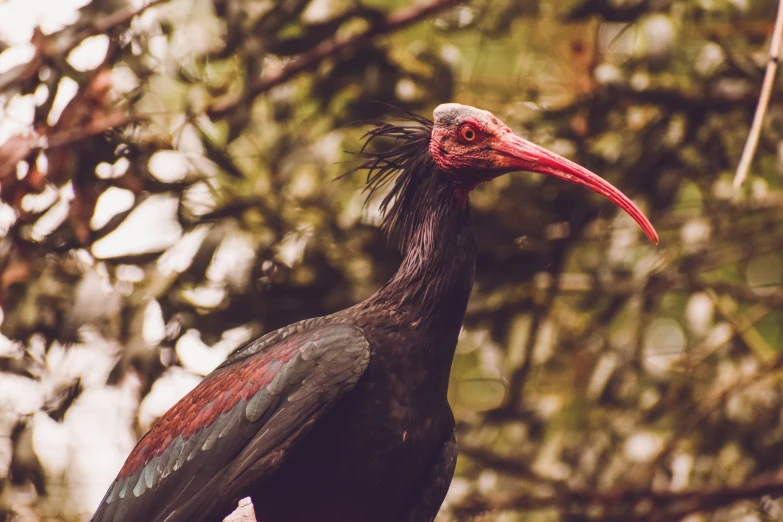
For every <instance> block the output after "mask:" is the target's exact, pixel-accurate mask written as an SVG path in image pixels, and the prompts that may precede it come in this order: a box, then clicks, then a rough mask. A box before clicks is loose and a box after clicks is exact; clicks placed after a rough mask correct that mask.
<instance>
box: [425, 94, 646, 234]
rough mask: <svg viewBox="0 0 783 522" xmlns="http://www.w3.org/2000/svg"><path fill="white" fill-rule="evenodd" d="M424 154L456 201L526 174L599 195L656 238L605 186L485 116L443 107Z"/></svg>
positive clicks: (466, 109) (634, 208) (639, 213)
mask: <svg viewBox="0 0 783 522" xmlns="http://www.w3.org/2000/svg"><path fill="white" fill-rule="evenodd" d="M434 116H435V122H434V126H433V128H432V136H431V138H430V145H429V148H430V154H432V158H433V159H434V160H435V163H436V164H437V165H438V168H439V169H440V170H442V171H443V172H445V173H446V174H448V175H450V176H451V177H452V179H453V182H454V186H455V188H456V190H457V196H458V197H461V198H465V199H467V195H468V194H469V193H470V191H471V190H473V188H475V187H476V185H478V184H479V183H482V182H484V181H488V180H490V179H493V178H495V177H497V176H500V175H501V174H506V173H508V172H516V171H530V172H538V173H541V174H547V175H550V176H556V177H558V178H562V179H564V180H567V181H570V182H572V183H577V184H579V185H584V186H585V187H587V188H589V189H591V190H593V191H595V192H597V193H599V194H601V195H602V196H604V197H606V198H607V199H609V200H610V201H612V202H613V203H614V204H615V205H617V206H618V207H620V208H622V209H623V210H625V211H626V212H627V213H628V214H629V215H630V216H631V217H632V218H633V219H634V220H635V221H636V222H637V223H639V226H641V228H642V230H643V231H644V233H645V234H646V235H647V237H649V238H650V240H651V241H652V242H653V243H656V244H657V243H658V234H657V233H656V232H655V229H654V228H653V226H652V224H651V223H650V221H649V220H648V219H647V218H646V217H645V216H644V214H642V211H641V210H639V208H638V207H637V206H636V205H634V203H633V202H632V201H631V200H630V199H628V197H627V196H625V194H623V193H622V192H620V191H619V190H617V189H616V188H615V187H614V186H612V185H611V184H610V183H609V182H607V181H605V180H604V179H603V178H600V177H598V176H597V175H596V174H593V173H592V172H590V171H589V170H587V169H586V168H584V167H581V166H580V165H577V164H576V163H574V162H573V161H570V160H568V159H566V158H563V157H562V156H559V155H557V154H555V153H554V152H550V151H548V150H547V149H545V148H543V147H540V146H538V145H536V144H535V143H531V142H529V141H527V140H525V139H523V138H520V137H519V136H517V135H516V134H514V133H513V132H511V129H509V128H508V126H507V125H506V124H504V123H503V122H502V121H500V120H499V119H498V118H496V117H495V115H493V114H492V113H491V112H488V111H484V110H481V109H476V108H475V107H470V106H467V105H460V104H458V103H444V104H443V105H439V106H438V107H437V108H436V109H435V112H434Z"/></svg>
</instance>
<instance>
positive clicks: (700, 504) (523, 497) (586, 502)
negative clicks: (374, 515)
mask: <svg viewBox="0 0 783 522" xmlns="http://www.w3.org/2000/svg"><path fill="white" fill-rule="evenodd" d="M780 494H783V478H781V477H780V476H779V475H776V474H769V475H766V476H763V477H758V478H756V479H755V480H751V481H748V482H745V483H744V484H740V485H737V486H718V487H705V488H694V489H685V490H679V491H674V490H655V489H653V490H636V489H626V488H622V489H613V490H603V491H602V490H590V489H574V488H562V489H560V490H559V491H558V492H556V493H554V494H551V495H535V494H530V493H511V494H503V493H496V494H490V495H487V496H472V497H470V498H468V499H466V500H465V501H463V502H461V503H459V504H458V505H455V506H454V507H453V508H452V509H453V510H454V511H455V512H457V513H460V514H464V515H477V514H484V513H491V512H493V511H501V510H530V509H542V508H547V507H553V506H558V507H562V506H570V507H571V508H572V509H574V508H577V509H578V508H579V507H580V506H581V508H582V509H586V508H587V506H596V507H598V506H600V507H602V508H603V509H605V510H607V511H608V512H613V513H618V512H619V513H629V514H630V513H633V512H634V507H635V506H638V505H639V504H640V503H651V504H653V505H655V506H657V507H665V508H666V509H668V510H669V511H668V513H669V514H670V515H672V516H674V514H675V513H676V514H678V515H680V516H682V515H685V514H688V513H693V512H696V511H712V510H715V509H718V508H720V507H723V506H727V505H730V504H732V503H734V502H736V501H738V500H744V499H751V498H759V497H762V496H764V495H773V496H778V495H780Z"/></svg>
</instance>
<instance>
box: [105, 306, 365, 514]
mask: <svg viewBox="0 0 783 522" xmlns="http://www.w3.org/2000/svg"><path fill="white" fill-rule="evenodd" d="M325 323H326V320H325V319H323V318H319V319H309V320H307V321H302V322H300V323H296V324H294V325H291V326H289V327H287V328H284V329H281V330H277V331H276V332H272V333H270V334H268V335H266V336H264V337H262V338H260V339H258V340H257V341H255V342H253V343H251V344H249V345H247V346H246V347H244V348H243V349H241V350H239V351H238V352H236V353H235V354H234V355H232V356H231V357H230V358H229V359H228V360H226V362H225V363H223V364H222V365H221V366H219V367H218V368H217V369H216V370H215V371H214V372H212V373H211V374H209V375H207V376H206V377H205V378H204V380H203V381H201V382H200V383H199V384H198V386H196V388H194V389H193V391H191V392H190V393H189V394H188V395H186V396H185V397H184V398H183V399H182V400H180V401H179V402H178V403H177V404H175V405H174V406H173V407H172V408H171V409H170V410H169V411H168V412H167V413H166V414H165V415H164V416H163V417H161V418H160V419H159V420H158V422H157V423H155V425H154V426H153V427H152V429H151V430H150V431H149V432H148V433H147V434H146V435H145V436H144V437H143V438H142V439H141V440H140V441H139V443H138V444H137V445H136V447H135V448H134V450H133V452H131V454H130V456H129V457H128V459H127V461H126V462H125V465H124V466H123V468H122V470H120V473H119V475H118V476H117V478H116V479H115V481H114V483H113V484H112V485H111V487H110V488H109V490H108V492H107V493H106V496H105V497H104V499H103V500H102V501H101V505H100V507H99V508H98V511H97V512H96V513H95V515H94V516H93V519H92V520H93V522H109V521H112V522H124V521H131V520H133V521H138V520H145V521H151V522H152V521H164V520H165V521H166V522H174V521H184V520H188V521H196V520H214V519H215V518H217V517H219V516H222V514H223V511H225V510H228V512H230V511H231V510H233V508H234V507H235V502H236V500H237V499H238V498H239V495H241V494H242V491H241V488H242V487H244V486H245V485H246V482H247V480H248V473H249V472H252V473H254V474H255V476H254V477H251V478H253V479H254V480H262V479H263V478H266V477H268V476H269V475H271V474H272V473H273V472H274V471H275V470H276V469H277V467H278V466H279V465H280V463H281V462H282V461H283V460H284V458H285V456H286V452H287V451H288V449H290V448H291V447H292V446H293V445H294V444H295V443H296V442H297V441H298V440H301V438H302V437H303V436H304V435H305V434H306V433H307V432H308V431H309V429H310V427H312V425H313V424H314V423H315V422H316V421H317V420H318V419H319V418H320V417H321V416H322V415H323V414H324V413H325V412H326V411H328V410H329V408H330V407H331V406H332V405H333V404H334V403H335V402H336V400H337V399H338V398H339V397H340V396H341V395H342V394H344V393H345V392H346V391H348V390H350V389H352V388H353V387H354V385H355V384H356V382H357V381H358V380H359V378H360V377H361V376H362V374H363V373H364V370H365V369H366V368H367V363H368V362H369V357H370V350H369V344H368V342H367V340H366V339H365V337H364V335H363V334H362V331H361V330H360V329H359V328H357V327H355V326H351V325H348V324H345V323H332V324H325ZM251 468H252V469H251ZM226 514H227V513H226Z"/></svg>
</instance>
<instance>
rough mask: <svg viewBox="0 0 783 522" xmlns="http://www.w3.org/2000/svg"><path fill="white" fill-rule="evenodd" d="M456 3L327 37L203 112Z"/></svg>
mask: <svg viewBox="0 0 783 522" xmlns="http://www.w3.org/2000/svg"><path fill="white" fill-rule="evenodd" d="M457 3H459V0H433V1H432V2H428V3H426V4H422V5H418V6H413V7H403V8H401V9H399V10H397V11H395V12H393V13H391V14H390V15H389V16H387V17H386V18H385V19H383V20H382V21H381V22H380V23H378V24H374V25H372V26H371V27H369V28H367V29H366V30H364V31H362V32H360V33H357V34H354V35H353V36H349V37H335V38H332V39H330V40H326V41H325V42H322V43H321V44H320V45H318V46H317V47H315V48H314V49H312V50H311V51H309V52H307V53H304V54H302V55H300V56H299V57H298V58H296V59H294V60H292V61H291V62H289V63H288V65H286V66H285V67H283V68H282V69H281V70H280V71H279V72H277V73H275V74H272V75H270V76H268V77H266V78H262V79H261V80H259V81H258V82H257V83H256V84H254V85H252V86H251V87H250V88H249V89H248V90H247V92H243V93H242V94H240V95H229V96H225V97H223V98H221V99H219V100H217V101H215V102H214V103H213V104H212V105H210V106H209V107H208V108H207V110H206V114H207V116H209V117H210V118H212V119H220V118H222V117H224V116H226V115H227V114H228V113H230V112H231V111H232V110H234V109H236V108H237V107H239V106H240V105H241V104H242V103H243V102H244V101H245V100H247V99H252V98H255V97H257V96H259V95H260V94H263V93H264V92H266V91H268V90H270V89H272V88H273V87H276V86H278V85H280V84H282V83H285V82H287V81H288V80H290V79H292V78H294V77H295V76H297V75H299V74H300V73H302V72H305V71H308V70H312V69H314V68H315V67H317V66H318V65H319V64H320V63H321V62H323V61H324V60H326V59H327V58H329V57H331V56H334V55H336V54H337V53H339V52H341V51H343V50H345V49H350V48H353V47H358V46H360V45H362V44H365V43H367V42H369V41H371V40H374V39H375V38H378V37H379V36H383V35H386V34H389V33H393V32H395V31H399V30H400V29H404V28H405V27H408V26H409V25H411V24H414V23H416V22H418V21H420V20H423V19H424V18H427V17H429V16H432V15H434V14H436V13H438V12H440V11H443V10H444V9H447V8H449V7H452V6H454V5H456V4H457Z"/></svg>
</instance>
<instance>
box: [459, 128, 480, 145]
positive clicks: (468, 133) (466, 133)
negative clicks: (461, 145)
mask: <svg viewBox="0 0 783 522" xmlns="http://www.w3.org/2000/svg"><path fill="white" fill-rule="evenodd" d="M459 135H460V137H461V138H462V139H463V140H465V141H466V142H468V143H470V142H472V141H476V138H478V132H476V129H474V128H473V126H472V125H470V124H466V125H463V126H462V127H460V128H459Z"/></svg>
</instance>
